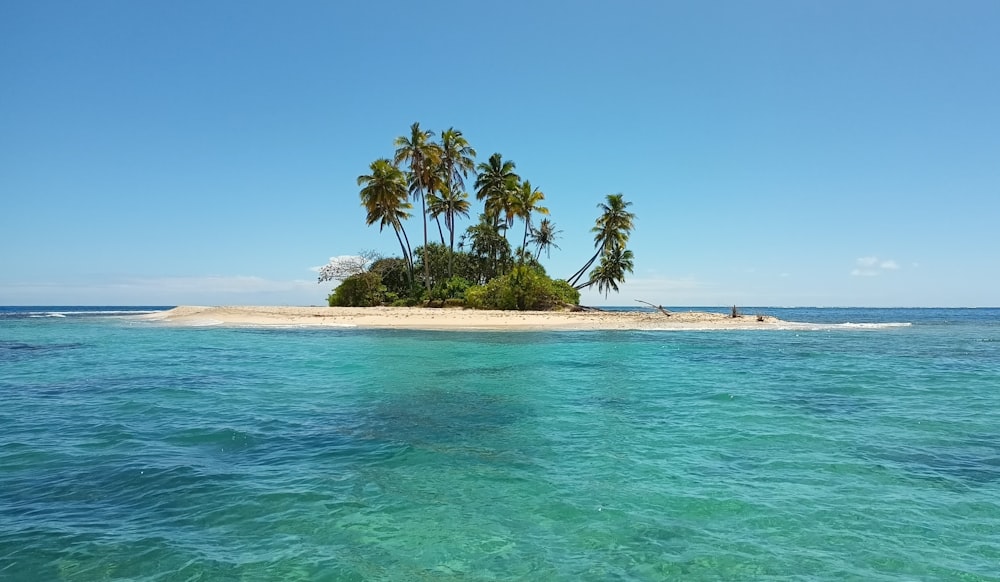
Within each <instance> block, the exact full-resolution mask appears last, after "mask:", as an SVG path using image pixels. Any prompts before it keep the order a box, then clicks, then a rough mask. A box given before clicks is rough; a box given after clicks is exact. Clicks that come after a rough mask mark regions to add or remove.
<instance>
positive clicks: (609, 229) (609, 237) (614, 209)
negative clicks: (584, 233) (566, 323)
mask: <svg viewBox="0 0 1000 582" xmlns="http://www.w3.org/2000/svg"><path fill="white" fill-rule="evenodd" d="M605 200H606V202H604V203H601V204H598V205H597V207H598V208H599V209H601V216H600V217H598V219H597V221H596V223H595V224H594V228H592V229H590V230H591V232H593V233H594V247H595V248H597V252H595V253H594V256H592V257H590V260H588V261H587V262H586V264H584V265H583V267H581V268H580V270H579V271H577V272H575V273H573V275H571V276H570V277H569V279H567V281H568V282H569V284H570V285H573V286H575V287H576V288H577V289H582V288H583V287H586V286H588V285H590V283H589V282H588V283H584V284H582V285H580V284H579V282H580V278H581V277H583V274H584V273H586V272H587V269H589V268H590V267H591V266H592V265H593V264H594V262H595V261H597V259H598V257H600V256H601V255H607V254H610V253H612V252H613V251H615V250H617V249H624V248H625V243H627V242H628V238H629V235H630V234H631V232H632V229H633V228H634V227H635V214H633V213H631V212H629V211H628V210H627V209H628V207H629V206H631V205H632V203H631V202H625V198H624V195H623V194H608V195H607V197H606V198H605Z"/></svg>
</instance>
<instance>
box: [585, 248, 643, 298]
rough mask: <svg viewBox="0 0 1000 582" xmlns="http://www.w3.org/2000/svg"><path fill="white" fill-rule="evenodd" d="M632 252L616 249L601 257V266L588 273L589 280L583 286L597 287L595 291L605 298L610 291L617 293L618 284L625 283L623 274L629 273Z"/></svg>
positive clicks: (630, 270) (631, 264)
mask: <svg viewBox="0 0 1000 582" xmlns="http://www.w3.org/2000/svg"><path fill="white" fill-rule="evenodd" d="M632 259H633V256H632V251H630V250H627V249H622V248H616V249H614V250H613V251H611V252H610V253H608V254H606V255H604V256H603V257H601V264H599V265H597V266H596V267H594V270H593V271H591V272H590V280H589V281H588V282H587V284H586V285H584V286H590V285H595V284H596V285H597V291H598V293H600V292H601V291H603V292H604V297H605V298H607V296H608V293H609V292H610V291H614V292H615V293H617V292H618V284H619V283H624V282H625V273H626V272H628V273H631V272H632V267H633V260H632Z"/></svg>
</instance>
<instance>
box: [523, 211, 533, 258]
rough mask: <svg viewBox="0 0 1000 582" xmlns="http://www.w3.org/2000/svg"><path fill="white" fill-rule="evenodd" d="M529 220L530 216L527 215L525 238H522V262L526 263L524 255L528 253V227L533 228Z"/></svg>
mask: <svg viewBox="0 0 1000 582" xmlns="http://www.w3.org/2000/svg"><path fill="white" fill-rule="evenodd" d="M528 220H529V217H525V219H524V238H523V239H521V264H524V255H526V254H528V229H529V228H531V223H530V222H528Z"/></svg>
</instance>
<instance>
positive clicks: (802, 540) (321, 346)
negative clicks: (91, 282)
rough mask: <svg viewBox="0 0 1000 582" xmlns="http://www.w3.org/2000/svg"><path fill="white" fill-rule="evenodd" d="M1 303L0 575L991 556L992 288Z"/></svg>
mask: <svg viewBox="0 0 1000 582" xmlns="http://www.w3.org/2000/svg"><path fill="white" fill-rule="evenodd" d="M66 311H68V312H69V313H66V312H64V313H63V315H65V317H29V316H28V314H29V313H31V314H32V315H46V314H47V312H44V311H42V312H30V311H26V310H23V309H22V310H16V309H8V310H6V311H2V312H0V580H5V581H6V580H10V581H20V580H31V581H34V580H143V581H154V580H155V581H173V580H767V579H782V580H785V579H800V580H900V579H910V580H1000V574H998V572H1000V567H998V565H1000V310H987V309H982V310H768V312H769V313H774V314H776V315H779V317H782V318H784V319H790V320H798V321H819V322H823V323H842V322H847V321H851V322H858V323H863V322H874V323H888V322H907V323H912V325H910V326H906V327H880V326H875V327H824V326H817V329H816V330H811V331H766V332H760V331H712V332H559V333H536V332H508V333H461V332H413V331H365V330H358V329H340V330H333V331H331V330H308V329H222V328H196V329H195V328H188V329H181V328H170V327H161V326H158V325H154V324H148V323H140V322H137V321H134V320H133V319H131V318H129V317H117V316H109V314H99V315H96V316H95V315H87V314H74V313H72V309H67V310H66Z"/></svg>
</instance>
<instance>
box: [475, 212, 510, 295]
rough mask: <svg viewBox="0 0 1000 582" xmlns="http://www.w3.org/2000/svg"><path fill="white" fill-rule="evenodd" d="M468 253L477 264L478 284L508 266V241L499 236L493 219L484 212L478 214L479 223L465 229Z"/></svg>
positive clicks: (498, 273) (501, 271) (496, 274)
mask: <svg viewBox="0 0 1000 582" xmlns="http://www.w3.org/2000/svg"><path fill="white" fill-rule="evenodd" d="M465 232H466V239H467V240H468V243H469V244H468V245H467V246H469V247H470V248H469V253H470V254H471V255H472V256H473V257H474V258H475V260H476V262H477V263H478V265H479V277H478V279H479V281H478V283H479V284H483V283H486V282H487V281H489V280H490V279H492V278H494V277H496V276H498V275H500V274H501V273H503V272H505V271H506V270H507V268H508V267H509V266H510V262H511V261H510V256H511V253H510V243H509V242H507V239H506V238H504V237H502V236H500V233H499V232H498V229H497V226H496V225H495V224H494V223H493V219H492V218H490V217H489V216H487V215H486V214H485V213H484V214H480V215H479V223H478V224H474V225H472V226H470V227H469V228H467V229H466V231H465Z"/></svg>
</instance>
